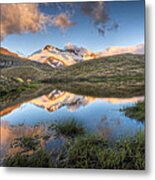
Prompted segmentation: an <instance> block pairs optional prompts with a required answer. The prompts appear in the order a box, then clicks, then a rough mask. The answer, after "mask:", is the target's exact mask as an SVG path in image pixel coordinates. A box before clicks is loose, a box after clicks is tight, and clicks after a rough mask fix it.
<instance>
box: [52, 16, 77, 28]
mask: <svg viewBox="0 0 155 180" xmlns="http://www.w3.org/2000/svg"><path fill="white" fill-rule="evenodd" d="M75 24H76V23H75V22H72V21H71V20H70V19H69V15H68V14H66V13H61V14H59V15H58V16H56V17H54V19H53V25H54V26H56V27H59V28H61V30H65V29H66V28H68V27H70V26H74V25H75Z"/></svg>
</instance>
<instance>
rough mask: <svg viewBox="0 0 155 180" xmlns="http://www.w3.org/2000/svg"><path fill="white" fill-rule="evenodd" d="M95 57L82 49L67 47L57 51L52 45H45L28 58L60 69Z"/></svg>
mask: <svg viewBox="0 0 155 180" xmlns="http://www.w3.org/2000/svg"><path fill="white" fill-rule="evenodd" d="M95 57H96V55H95V53H93V52H91V51H89V50H87V49H85V48H82V47H81V48H78V47H76V46H73V45H67V46H65V48H64V49H59V48H56V47H54V46H52V45H47V46H45V47H44V48H43V49H41V50H38V51H37V52H34V53H33V54H32V55H30V56H29V57H28V58H29V59H30V60H34V61H37V62H40V63H47V64H48V65H50V66H51V67H53V68H60V67H64V66H69V65H72V64H75V63H77V62H82V61H85V60H89V59H93V58H95Z"/></svg>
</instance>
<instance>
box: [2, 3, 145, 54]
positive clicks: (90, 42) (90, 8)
mask: <svg viewBox="0 0 155 180" xmlns="http://www.w3.org/2000/svg"><path fill="white" fill-rule="evenodd" d="M1 10H2V18H1V38H0V39H1V46H2V47H6V48H8V49H9V50H11V51H13V52H17V53H20V54H21V55H24V56H28V55H30V54H32V53H33V52H35V51H37V50H38V49H41V48H43V47H44V46H45V45H47V44H51V45H53V46H56V47H58V48H63V47H64V46H65V45H66V44H68V43H70V44H75V45H76V46H79V47H85V48H87V49H89V50H92V51H94V52H97V51H102V50H103V49H106V48H109V47H113V46H132V45H138V44H143V43H144V1H143V0H139V1H109V2H107V1H106V2H94V3H93V2H92V3H90V2H89V3H77V2H74V3H71V2H70V3H42V4H41V3H39V4H4V5H3V6H2V8H1Z"/></svg>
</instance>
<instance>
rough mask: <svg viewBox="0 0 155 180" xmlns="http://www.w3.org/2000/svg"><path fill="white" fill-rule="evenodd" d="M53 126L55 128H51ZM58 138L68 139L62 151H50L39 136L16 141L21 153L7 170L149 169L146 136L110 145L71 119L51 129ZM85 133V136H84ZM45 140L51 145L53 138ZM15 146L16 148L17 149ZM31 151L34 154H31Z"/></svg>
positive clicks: (11, 158)
mask: <svg viewBox="0 0 155 180" xmlns="http://www.w3.org/2000/svg"><path fill="white" fill-rule="evenodd" d="M51 127H52V129H51ZM49 128H50V130H51V131H53V130H54V131H55V132H56V135H58V136H60V137H61V136H63V137H64V141H65V143H64V145H63V146H62V147H61V148H60V149H59V150H58V151H56V150H54V151H46V149H44V147H43V146H40V142H42V140H41V138H40V137H39V136H38V135H35V136H34V137H20V138H17V139H15V141H14V143H13V144H15V147H16V148H18V147H20V148H21V150H20V151H19V152H17V153H16V154H14V155H10V156H7V157H6V158H5V160H4V166H7V167H52V168H86V169H87V168H91V169H93V168H95V169H134V170H135V169H137V170H144V169H145V137H144V132H138V133H137V135H136V136H135V137H128V138H124V139H121V140H118V141H116V142H113V143H111V142H109V141H107V140H105V139H104V138H103V137H100V136H97V135H88V134H86V132H85V129H84V127H83V126H82V125H79V124H78V123H77V122H76V121H73V120H69V121H66V122H64V124H59V123H58V124H55V125H54V126H53V125H52V126H50V127H49ZM81 132H82V133H81ZM46 137H47V138H45V135H44V140H45V141H46V142H48V140H49V139H50V135H49V134H48V135H46ZM13 144H12V146H14V145H13ZM30 152H31V153H30Z"/></svg>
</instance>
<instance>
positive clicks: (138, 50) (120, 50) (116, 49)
mask: <svg viewBox="0 0 155 180" xmlns="http://www.w3.org/2000/svg"><path fill="white" fill-rule="evenodd" d="M126 53H131V54H144V44H138V45H134V46H113V47H110V48H107V49H105V50H103V51H100V52H97V53H96V56H97V57H104V56H113V55H118V54H126Z"/></svg>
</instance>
